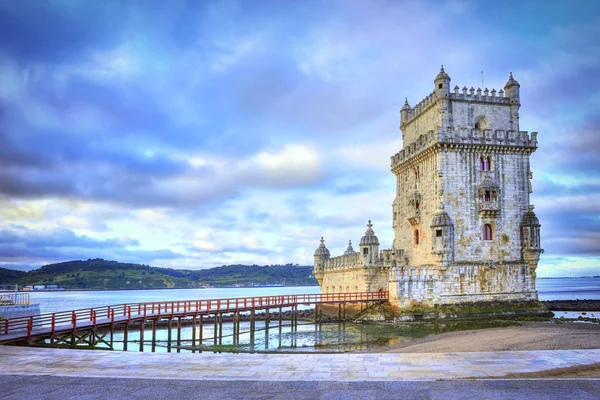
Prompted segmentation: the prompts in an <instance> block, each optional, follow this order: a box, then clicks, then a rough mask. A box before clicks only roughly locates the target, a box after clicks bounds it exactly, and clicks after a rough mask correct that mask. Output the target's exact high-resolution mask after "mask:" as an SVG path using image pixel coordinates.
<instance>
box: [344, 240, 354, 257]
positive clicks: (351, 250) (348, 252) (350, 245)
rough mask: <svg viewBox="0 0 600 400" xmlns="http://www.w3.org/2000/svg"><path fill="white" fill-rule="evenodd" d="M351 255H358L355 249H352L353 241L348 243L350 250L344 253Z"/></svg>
mask: <svg viewBox="0 0 600 400" xmlns="http://www.w3.org/2000/svg"><path fill="white" fill-rule="evenodd" d="M350 254H356V252H355V251H354V249H353V248H352V240H349V241H348V248H347V249H346V251H345V252H344V255H345V256H347V255H350Z"/></svg>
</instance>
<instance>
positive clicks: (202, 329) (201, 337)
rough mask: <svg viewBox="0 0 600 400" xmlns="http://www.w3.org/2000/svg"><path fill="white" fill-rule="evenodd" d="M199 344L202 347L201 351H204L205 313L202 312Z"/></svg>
mask: <svg viewBox="0 0 600 400" xmlns="http://www.w3.org/2000/svg"><path fill="white" fill-rule="evenodd" d="M198 336H199V339H198V345H199V347H200V350H198V351H199V352H200V353H202V343H203V342H202V340H203V339H204V337H203V336H204V315H202V314H200V328H199V329H198Z"/></svg>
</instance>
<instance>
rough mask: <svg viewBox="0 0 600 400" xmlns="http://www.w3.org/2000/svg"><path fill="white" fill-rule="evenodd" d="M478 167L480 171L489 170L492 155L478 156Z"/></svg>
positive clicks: (490, 168)
mask: <svg viewBox="0 0 600 400" xmlns="http://www.w3.org/2000/svg"><path fill="white" fill-rule="evenodd" d="M479 167H480V168H481V170H482V171H491V170H492V157H479Z"/></svg>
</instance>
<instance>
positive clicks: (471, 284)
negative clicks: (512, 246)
mask: <svg viewBox="0 0 600 400" xmlns="http://www.w3.org/2000/svg"><path fill="white" fill-rule="evenodd" d="M389 293H390V295H389V298H390V303H391V304H392V306H394V307H397V310H398V314H397V315H398V316H397V321H415V320H434V319H449V318H450V319H452V318H454V319H470V318H471V319H472V318H499V317H500V318H505V317H521V316H529V317H551V316H552V313H551V312H550V311H549V310H548V309H547V308H546V307H545V306H544V305H543V304H542V303H540V302H539V301H538V297H537V292H536V290H535V268H531V267H530V266H529V264H527V263H524V262H520V261H515V262H507V263H503V264H496V265H493V264H477V263H453V264H451V265H450V266H447V267H445V268H444V267H442V266H435V265H422V266H418V267H411V266H403V267H394V268H391V269H390V271H389Z"/></svg>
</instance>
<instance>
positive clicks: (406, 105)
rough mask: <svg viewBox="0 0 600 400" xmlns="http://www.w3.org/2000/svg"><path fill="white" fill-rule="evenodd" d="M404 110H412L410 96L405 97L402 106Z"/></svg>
mask: <svg viewBox="0 0 600 400" xmlns="http://www.w3.org/2000/svg"><path fill="white" fill-rule="evenodd" d="M401 109H402V110H411V108H410V104H408V98H405V99H404V105H403V106H402V108H401Z"/></svg>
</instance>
